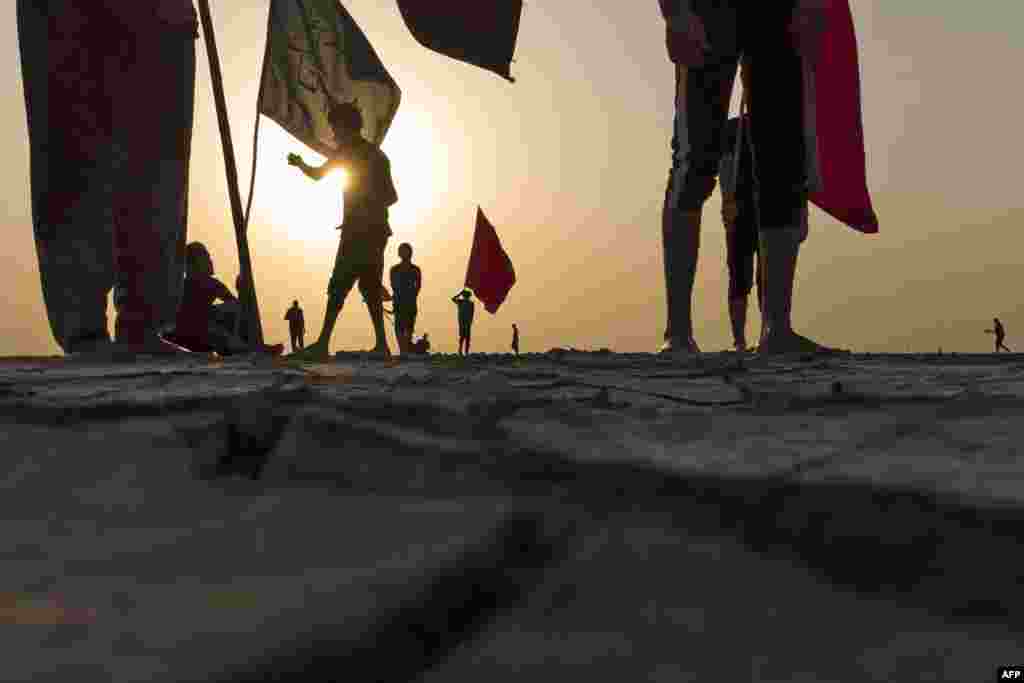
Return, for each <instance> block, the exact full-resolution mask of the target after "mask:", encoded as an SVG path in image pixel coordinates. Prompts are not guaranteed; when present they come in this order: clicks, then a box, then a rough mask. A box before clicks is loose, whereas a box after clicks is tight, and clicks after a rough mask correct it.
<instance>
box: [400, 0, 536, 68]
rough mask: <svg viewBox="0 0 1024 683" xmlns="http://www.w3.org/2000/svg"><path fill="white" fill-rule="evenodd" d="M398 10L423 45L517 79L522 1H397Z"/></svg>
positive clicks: (453, 57)
mask: <svg viewBox="0 0 1024 683" xmlns="http://www.w3.org/2000/svg"><path fill="white" fill-rule="evenodd" d="M398 9H399V10H401V12H402V18H403V19H405V25H406V26H408V27H409V30H410V31H411V32H412V35H413V37H415V38H416V40H417V41H418V42H419V43H420V44H421V45H423V46H424V47H426V48H428V49H430V50H434V51H435V52H440V53H441V54H443V55H447V56H449V57H451V58H452V59H457V60H459V61H460V62H466V63H467V64H473V65H475V66H478V67H480V68H481V69H487V70H488V71H493V72H494V73H496V74H498V75H499V76H501V77H502V78H506V79H508V80H509V81H514V80H515V79H513V78H512V74H511V65H512V55H513V54H514V53H515V49H516V37H517V36H518V34H519V17H520V15H521V14H522V11H523V1H522V0H490V1H489V2H487V1H485V0H472V1H471V2H443V1H442V0H398Z"/></svg>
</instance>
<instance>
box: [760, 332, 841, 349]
mask: <svg viewBox="0 0 1024 683" xmlns="http://www.w3.org/2000/svg"><path fill="white" fill-rule="evenodd" d="M757 352H758V353H761V354H775V353H849V351H846V350H843V349H833V348H829V347H827V346H822V345H821V344H819V343H817V342H815V341H812V340H810V339H808V338H807V337H804V336H802V335H799V334H797V333H796V332H793V331H792V330H789V331H788V332H769V333H768V334H767V335H765V337H764V339H762V340H761V345H760V346H758V348H757Z"/></svg>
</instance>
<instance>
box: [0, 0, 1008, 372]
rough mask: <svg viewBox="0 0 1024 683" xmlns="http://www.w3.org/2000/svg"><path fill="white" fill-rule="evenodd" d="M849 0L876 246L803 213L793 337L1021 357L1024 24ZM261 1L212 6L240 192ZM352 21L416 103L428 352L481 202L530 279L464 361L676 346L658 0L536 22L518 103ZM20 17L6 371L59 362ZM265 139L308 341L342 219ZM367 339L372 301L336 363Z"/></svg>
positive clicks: (667, 81)
mask: <svg viewBox="0 0 1024 683" xmlns="http://www.w3.org/2000/svg"><path fill="white" fill-rule="evenodd" d="M853 2H854V7H853V10H854V16H855V20H856V22H857V30H858V34H859V37H860V40H861V44H862V51H861V62H862V63H861V72H862V78H863V85H864V119H865V121H864V122H865V132H866V137H867V142H868V165H869V183H870V186H871V189H872V191H873V194H874V199H875V205H876V209H877V211H878V213H879V215H880V218H881V234H880V235H877V236H873V237H865V236H863V235H859V234H857V233H854V232H853V231H851V230H849V229H847V228H845V227H842V226H840V225H839V224H838V223H836V222H835V221H834V220H832V219H830V218H828V217H827V216H825V215H823V214H821V213H820V212H818V211H817V210H816V209H812V211H813V216H812V222H811V231H812V232H811V237H810V239H809V240H808V242H807V245H806V247H805V249H804V250H803V251H802V253H801V263H800V270H799V274H798V283H797V291H796V307H795V313H794V321H795V323H796V325H797V327H798V328H799V329H800V330H801V331H803V332H805V333H807V334H809V335H811V336H813V337H815V338H817V339H819V340H820V341H822V342H824V343H827V344H830V345H842V346H846V347H850V348H853V349H856V350H861V351H876V352H878V351H894V352H900V351H907V350H915V351H934V350H936V349H937V348H938V347H940V346H941V347H943V348H944V349H945V350H947V351H949V350H960V351H986V350H989V349H990V348H991V337H990V336H988V335H985V334H984V333H983V330H984V329H985V328H986V327H987V326H989V324H990V322H991V318H992V317H994V316H999V317H1000V318H1002V320H1003V322H1004V323H1005V325H1006V328H1007V331H1008V340H1007V341H1008V344H1009V345H1010V347H1011V348H1016V347H1015V339H1018V337H1019V339H1018V341H1017V342H1016V343H1017V346H1022V347H1024V341H1020V340H1024V296H1022V294H1021V287H1020V286H1019V282H1020V275H1019V274H1020V270H1021V266H1020V264H1021V261H1022V257H1021V254H1022V253H1024V231H1022V227H1024V198H1022V194H1021V193H1020V191H1019V189H1018V185H1019V182H1020V181H1019V178H1020V175H1021V173H1020V166H1021V159H1022V156H1024V155H1022V152H1024V143H1022V142H1021V137H1020V134H1019V132H1018V126H1016V125H1015V126H1013V127H1012V128H1011V123H1012V122H1015V120H1016V118H1017V116H1016V113H1017V112H1020V111H1022V110H1024V109H1022V104H1024V101H1022V100H1024V95H1022V93H1021V90H1020V88H1018V87H1016V80H1017V79H1016V78H1013V79H1007V78H1004V77H1003V74H1007V73H1009V69H1008V66H1009V65H1011V64H1020V63H1024V46H1021V44H1020V41H1019V40H1018V39H1017V37H1016V32H1017V31H1018V29H1019V26H1020V25H1021V24H1022V21H1024V10H1022V9H1021V6H1020V4H1019V3H996V6H992V7H989V6H986V7H985V10H984V12H983V13H982V12H980V11H977V10H972V9H971V6H970V4H969V3H963V2H957V3H954V2H952V1H951V0H931V1H930V2H927V3H924V2H912V1H911V0H906V1H905V2H900V3H894V2H892V0H888V1H886V0H853ZM267 4H268V3H267V2H266V0H253V1H250V2H245V3H241V2H214V3H213V12H214V18H215V22H216V24H217V31H218V35H217V38H218V43H219V47H220V50H221V59H222V61H223V67H224V79H225V87H226V90H227V93H228V108H229V113H230V115H231V123H232V132H233V136H234V139H235V144H236V155H237V157H238V163H239V168H240V169H243V170H242V176H243V178H242V184H243V192H244V186H247V180H248V177H247V176H248V168H249V164H250V162H251V156H250V154H251V135H252V131H253V124H254V113H255V100H256V90H257V86H258V79H259V64H260V57H261V55H262V50H263V44H264V31H265V26H266V12H267ZM648 4H649V6H647V5H648ZM345 5H346V7H347V8H348V9H349V11H350V12H351V14H352V15H353V16H354V17H355V19H356V21H357V22H358V23H359V24H360V26H361V27H362V28H363V30H364V32H365V33H366V34H367V36H368V37H369V39H370V41H371V42H372V43H373V45H374V47H375V48H376V50H377V52H378V54H379V55H380V57H381V59H382V61H383V62H384V63H385V65H386V66H387V67H388V69H389V70H390V71H391V73H392V75H393V76H394V77H395V79H396V81H397V82H398V83H399V85H400V87H401V88H402V95H403V97H402V105H401V107H400V108H399V111H398V115H397V117H396V119H395V122H394V125H393V127H392V129H391V132H390V133H389V135H388V138H387V140H386V141H385V143H384V150H385V151H386V152H387V153H388V155H389V156H390V157H391V159H392V163H393V172H394V176H395V184H396V186H397V188H398V192H399V195H400V197H401V199H400V201H399V203H398V204H397V205H396V206H395V207H394V208H393V210H392V214H391V216H392V228H393V230H394V233H395V235H394V238H393V239H392V240H391V242H390V243H389V245H388V251H387V256H386V258H387V264H388V265H389V266H390V265H391V263H393V262H395V261H397V256H396V249H397V246H398V244H399V242H403V241H409V242H411V243H412V244H413V246H414V248H415V250H416V253H415V256H414V260H415V261H416V262H417V263H418V264H419V265H420V267H421V268H422V269H423V274H424V291H423V292H422V293H421V295H420V306H419V308H420V317H419V322H418V325H417V332H418V333H421V332H429V333H430V337H431V340H432V342H433V344H434V349H435V350H438V351H454V349H455V347H456V341H457V337H456V319H455V307H454V306H453V305H452V303H451V301H450V298H451V296H452V295H453V294H454V293H455V292H456V291H458V290H459V288H460V286H461V284H462V280H463V278H464V276H465V268H466V260H467V257H468V254H469V247H470V242H471V238H472V228H473V219H474V216H475V210H476V206H477V204H479V205H481V206H482V207H483V208H484V211H485V212H486V213H487V215H488V217H489V218H490V219H491V220H492V222H493V223H494V224H495V225H496V227H497V229H498V232H499V234H500V235H501V238H502V241H503V243H504V246H505V249H506V251H508V253H509V255H510V256H511V258H512V260H513V263H514V264H515V266H516V272H517V276H518V283H517V284H516V286H515V287H514V288H513V290H512V293H511V294H510V296H509V299H508V300H507V302H506V303H505V304H504V306H502V308H501V310H500V311H499V313H498V315H496V316H491V315H489V314H487V313H486V312H484V311H483V310H482V307H481V310H480V311H479V313H478V315H477V320H476V324H475V325H474V330H473V332H474V333H473V343H474V350H478V351H505V350H507V349H508V345H509V342H510V340H511V325H512V323H513V322H516V323H518V324H519V327H520V330H521V337H522V348H523V350H524V351H544V350H547V349H549V348H551V347H554V346H574V347H577V348H600V347H606V346H607V347H610V348H612V349H615V350H619V351H644V350H653V349H655V348H656V347H657V345H658V344H659V343H660V339H661V333H662V331H663V328H664V285H663V276H662V262H661V247H660V223H659V213H660V206H661V199H662V193H663V190H664V185H665V179H666V173H667V170H668V164H669V139H670V135H671V122H672V89H673V88H672V68H671V65H670V64H669V62H668V61H667V59H666V57H665V54H664V48H663V44H662V30H663V25H662V20H661V17H660V14H659V12H658V9H657V3H655V2H654V0H642V1H640V2H636V3H623V2H613V1H612V0H595V2H590V3H578V2H563V1H561V0H533V1H532V2H529V3H528V4H527V6H526V8H525V10H524V14H523V18H522V25H521V28H520V35H519V43H518V48H517V52H516V62H515V64H513V68H512V70H513V74H514V75H515V76H516V79H517V82H516V83H515V84H509V83H507V82H505V81H503V80H502V79H500V78H498V77H497V76H494V75H493V74H490V73H487V72H484V71H482V70H479V69H475V68H473V67H469V66H466V65H463V64H461V63H457V62H454V61H452V60H449V59H447V58H445V57H442V56H440V55H437V54H435V53H432V52H428V51H427V50H425V49H424V48H422V47H420V46H419V45H418V44H417V43H415V41H414V40H413V39H412V37H411V36H410V35H409V33H408V31H407V30H406V28H405V26H404V24H403V23H402V20H401V17H400V15H399V13H398V9H397V7H396V6H395V5H394V3H391V2H381V1H380V0H348V2H346V3H345ZM7 7H8V9H7V10H5V12H6V13H7V16H6V19H7V21H3V22H0V44H3V45H7V46H8V47H7V48H5V49H6V50H8V52H7V54H8V59H7V60H6V61H7V62H8V63H9V64H11V65H12V66H11V68H9V69H7V70H5V71H4V72H2V74H0V79H2V80H0V85H2V86H3V90H4V91H5V92H7V93H9V96H8V97H7V98H5V99H4V100H3V101H2V102H0V136H2V137H0V146H2V148H3V149H7V150H9V151H10V152H11V157H10V158H9V159H8V163H6V164H4V165H3V167H2V169H0V174H2V182H0V197H2V201H0V223H2V225H3V227H4V228H5V242H6V249H5V251H4V255H3V256H2V257H0V259H2V265H3V267H2V268H0V282H2V285H3V288H4V291H5V293H6V296H5V297H3V299H2V300H0V326H2V329H0V332H2V334H0V355H9V354H44V353H57V352H58V347H57V346H56V344H55V343H54V342H53V340H52V337H51V334H50V331H49V326H48V324H47V322H46V314H45V310H44V308H43V303H42V296H41V293H40V287H39V274H38V269H37V263H36V255H35V247H34V243H33V240H32V229H31V220H30V213H29V201H28V140H27V134H26V129H25V113H24V103H23V98H22V86H21V76H20V68H19V66H18V64H19V56H18V48H17V36H16V31H15V21H14V15H15V12H14V3H13V2H10V3H8V4H7ZM972 12H973V13H972ZM197 48H198V57H199V60H198V61H199V69H198V72H197V85H196V95H197V104H196V123H195V131H194V142H193V155H192V176H191V188H190V202H191V216H190V226H189V238H190V239H198V240H202V241H204V242H206V244H207V245H208V246H209V247H210V251H211V253H212V254H213V257H214V262H215V264H216V266H217V271H218V275H219V276H220V277H221V278H222V279H224V280H225V282H227V283H228V284H229V286H233V285H234V277H235V275H236V274H237V272H238V269H237V254H236V251H235V246H234V235H233V228H232V227H231V219H230V209H229V203H228V199H227V190H226V183H225V180H224V164H223V158H222V156H221V147H220V140H219V137H218V132H217V124H216V117H215V113H214V108H213V102H212V98H211V96H210V82H209V77H208V70H207V67H206V53H205V50H204V48H203V46H202V42H201V41H200V42H199V43H198V44H197ZM1004 65H1005V66H1004ZM1014 75H1015V74H1014ZM262 131H263V132H262V134H261V154H260V158H259V162H260V165H259V170H258V174H257V181H256V197H255V201H254V206H253V219H252V223H251V225H250V229H249V230H250V232H249V234H250V243H251V248H252V256H253V262H254V268H255V275H256V285H257V291H258V294H259V299H260V306H261V311H262V313H263V320H264V330H265V332H266V336H267V338H268V341H284V340H285V339H286V337H287V326H286V323H285V322H284V320H283V319H282V317H283V315H284V312H285V310H286V308H287V307H288V305H289V304H290V303H291V301H292V299H299V301H300V302H301V304H302V306H303V308H304V309H305V311H306V321H307V327H308V328H310V336H312V335H314V334H315V331H316V330H318V329H319V325H320V322H321V320H322V316H323V306H324V300H325V295H324V290H325V286H326V283H327V278H328V275H329V271H330V267H331V263H332V261H333V258H334V252H335V249H336V246H337V233H336V232H335V231H334V230H333V229H332V228H333V226H335V225H336V224H337V221H338V216H339V214H340V202H341V199H340V192H339V190H338V188H337V186H333V187H332V186H331V185H330V181H324V182H322V183H320V184H314V183H311V182H309V181H306V180H305V179H304V178H302V177H301V175H300V174H298V173H297V172H295V171H294V169H291V168H289V167H288V166H287V165H286V164H285V155H286V154H287V153H288V152H290V151H297V152H300V153H304V154H307V156H312V155H310V154H309V153H308V152H307V151H306V150H304V149H303V148H302V146H301V145H300V144H299V143H297V142H294V141H292V140H291V139H290V138H289V137H288V136H287V134H285V133H284V132H283V131H281V129H279V128H277V127H276V126H275V125H274V124H273V123H270V122H269V121H267V120H264V125H263V126H262ZM718 209H719V203H718V195H717V192H716V194H715V195H714V196H713V198H712V200H711V201H710V202H709V203H708V205H707V207H706V209H705V217H706V220H705V226H704V232H703V242H702V247H701V248H702V251H701V262H700V267H699V272H698V281H697V287H696V290H695V297H694V316H695V326H696V337H697V340H698V342H699V343H700V344H701V345H702V347H704V348H705V349H708V350H715V349H722V348H726V347H729V346H730V344H731V335H730V332H729V325H728V316H727V310H726V305H725V299H726V286H727V279H726V267H725V241H724V232H723V230H722V227H721V222H720V220H719V218H718ZM752 323H753V325H755V327H752V329H751V330H750V331H749V332H748V336H750V337H751V338H753V337H754V336H755V335H756V318H755V320H754V321H752ZM1018 333H1019V334H1018ZM371 345H372V334H371V330H370V325H369V320H368V317H367V314H366V312H365V307H364V306H363V305H362V301H361V299H360V297H359V296H358V294H357V293H356V294H353V295H352V296H351V297H350V299H349V302H348V303H347V304H346V308H345V310H344V311H343V312H342V315H341V318H340V320H339V323H338V327H337V330H336V332H335V335H334V339H333V343H332V347H333V348H334V349H342V348H345V349H358V348H369V346H371ZM392 346H394V343H393V339H392Z"/></svg>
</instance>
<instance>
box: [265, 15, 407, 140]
mask: <svg viewBox="0 0 1024 683" xmlns="http://www.w3.org/2000/svg"><path fill="white" fill-rule="evenodd" d="M263 68H264V73H263V81H262V87H261V90H260V100H259V111H260V113H261V114H264V115H265V116H267V117H269V118H271V119H272V120H274V121H275V122H277V123H278V124H279V125H280V126H281V127H283V128H284V129H285V130H287V131H288V132H289V133H291V134H292V135H294V136H295V137H296V138H298V139H299V140H300V141H302V142H303V143H304V144H306V145H308V146H309V147H311V148H313V149H315V150H316V151H317V152H320V153H321V154H324V155H325V156H330V155H331V152H332V151H333V150H334V148H335V141H334V134H333V132H332V131H331V127H330V126H329V125H328V123H327V111H328V109H329V106H330V104H331V103H334V102H351V103H354V104H355V105H356V106H357V107H358V108H359V110H360V112H361V113H362V115H363V130H362V134H363V137H365V138H366V139H367V140H369V141H370V142H372V143H373V144H375V145H379V144H380V143H381V142H382V141H383V140H384V136H385V135H386V134H387V132H388V128H389V127H390V125H391V121H392V120H393V119H394V117H395V112H397V111H398V103H399V101H400V100H401V91H400V90H399V88H398V85H397V84H396V83H395V80H394V79H393V78H392V77H391V75H390V74H389V73H388V72H387V69H385V68H384V64H383V63H382V62H381V61H380V58H379V57H378V56H377V53H376V52H374V50H373V47H372V46H371V45H370V42H369V41H368V40H367V39H366V36H365V35H364V34H363V32H362V31H361V30H360V28H359V26H357V25H356V22H355V20H354V19H353V18H352V16H351V15H350V14H349V13H348V12H347V11H346V10H345V8H344V7H342V5H341V3H340V2H338V0H271V3H270V26H269V29H268V32H267V56H266V60H265V63H264V67H263Z"/></svg>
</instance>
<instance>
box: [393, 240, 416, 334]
mask: <svg viewBox="0 0 1024 683" xmlns="http://www.w3.org/2000/svg"><path fill="white" fill-rule="evenodd" d="M398 257H399V258H400V259H402V261H401V263H398V264H396V265H394V266H392V267H391V292H392V298H393V300H394V303H393V304H392V305H393V306H394V310H395V337H396V338H397V339H398V350H399V351H401V352H402V353H409V352H410V351H412V333H413V332H414V331H415V329H416V314H417V310H418V309H417V306H416V298H417V297H418V296H419V294H420V287H421V286H422V285H423V274H422V273H421V272H420V268H419V266H417V265H416V264H414V263H413V262H412V245H411V244H409V243H408V242H403V243H402V244H400V245H399V246H398Z"/></svg>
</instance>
